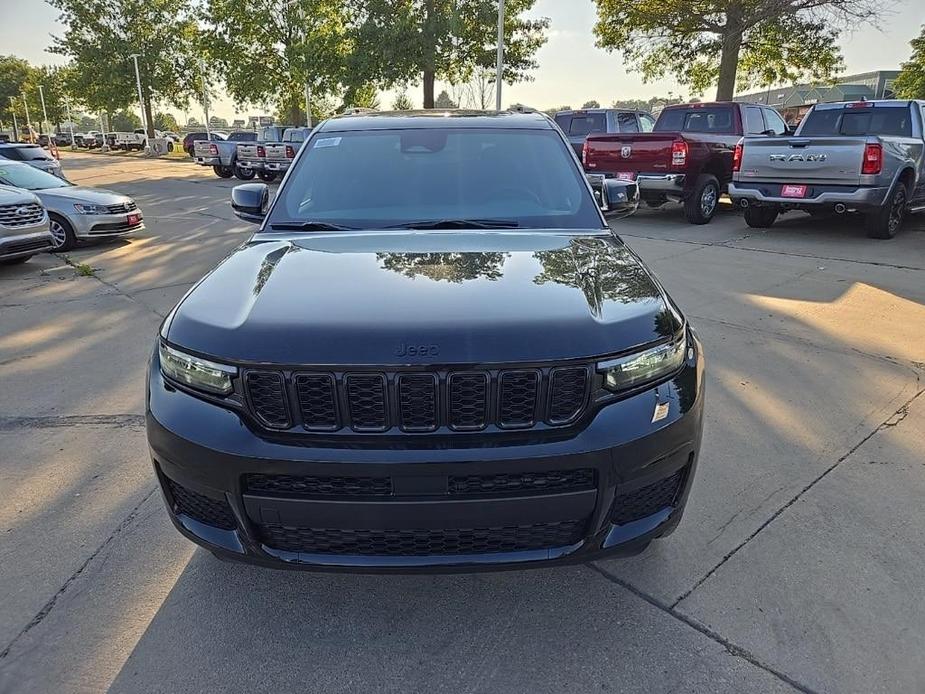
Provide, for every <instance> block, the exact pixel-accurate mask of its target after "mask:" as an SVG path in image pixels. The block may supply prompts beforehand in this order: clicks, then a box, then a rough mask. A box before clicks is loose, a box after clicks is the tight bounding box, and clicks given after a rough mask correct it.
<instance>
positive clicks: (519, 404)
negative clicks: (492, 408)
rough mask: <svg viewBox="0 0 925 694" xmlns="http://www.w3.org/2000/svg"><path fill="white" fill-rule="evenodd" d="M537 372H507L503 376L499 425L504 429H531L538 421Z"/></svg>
mask: <svg viewBox="0 0 925 694" xmlns="http://www.w3.org/2000/svg"><path fill="white" fill-rule="evenodd" d="M538 380H539V375H538V374H537V372H536V371H505V372H503V373H502V374H501V386H500V387H501V402H500V403H499V405H498V420H499V421H498V423H499V424H500V425H501V426H502V427H510V428H513V427H529V426H532V425H533V423H534V421H535V420H536V394H537V381H538Z"/></svg>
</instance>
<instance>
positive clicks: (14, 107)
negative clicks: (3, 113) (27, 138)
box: [10, 96, 19, 141]
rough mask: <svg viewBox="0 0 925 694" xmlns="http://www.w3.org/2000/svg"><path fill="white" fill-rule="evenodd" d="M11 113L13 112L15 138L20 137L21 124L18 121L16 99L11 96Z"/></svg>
mask: <svg viewBox="0 0 925 694" xmlns="http://www.w3.org/2000/svg"><path fill="white" fill-rule="evenodd" d="M10 113H12V114H13V140H14V141H16V140H18V139H19V125H18V124H17V123H16V99H15V97H12V96H11V97H10Z"/></svg>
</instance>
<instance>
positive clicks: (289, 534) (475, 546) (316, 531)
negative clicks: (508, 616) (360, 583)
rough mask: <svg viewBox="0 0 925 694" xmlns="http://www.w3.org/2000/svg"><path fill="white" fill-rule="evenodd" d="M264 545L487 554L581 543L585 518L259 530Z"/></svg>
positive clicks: (328, 550)
mask: <svg viewBox="0 0 925 694" xmlns="http://www.w3.org/2000/svg"><path fill="white" fill-rule="evenodd" d="M258 528H259V531H260V533H261V536H262V539H263V543H264V544H265V545H267V546H268V547H272V548H275V549H280V550H285V551H289V552H305V553H311V554H340V555H357V554H359V555H375V556H434V555H455V554H489V553H493V552H516V551H519V550H530V549H546V548H550V547H562V546H565V545H571V544H574V543H576V542H579V541H580V540H581V539H582V537H583V534H584V529H585V521H584V520H570V521H560V522H555V523H535V524H532V525H515V526H506V527H488V528H459V529H439V530H342V529H331V528H292V527H287V526H282V525H260V526H258Z"/></svg>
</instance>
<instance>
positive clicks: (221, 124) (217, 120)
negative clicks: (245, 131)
mask: <svg viewBox="0 0 925 694" xmlns="http://www.w3.org/2000/svg"><path fill="white" fill-rule="evenodd" d="M209 126H210V127H212V128H219V129H221V130H227V129H228V121H227V119H225V118H221V117H219V116H209Z"/></svg>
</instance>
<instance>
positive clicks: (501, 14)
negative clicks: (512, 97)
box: [495, 0, 504, 111]
mask: <svg viewBox="0 0 925 694" xmlns="http://www.w3.org/2000/svg"><path fill="white" fill-rule="evenodd" d="M503 74H504V0H498V62H497V65H496V66H495V110H496V111H500V110H501V76H502V75H503Z"/></svg>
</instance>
